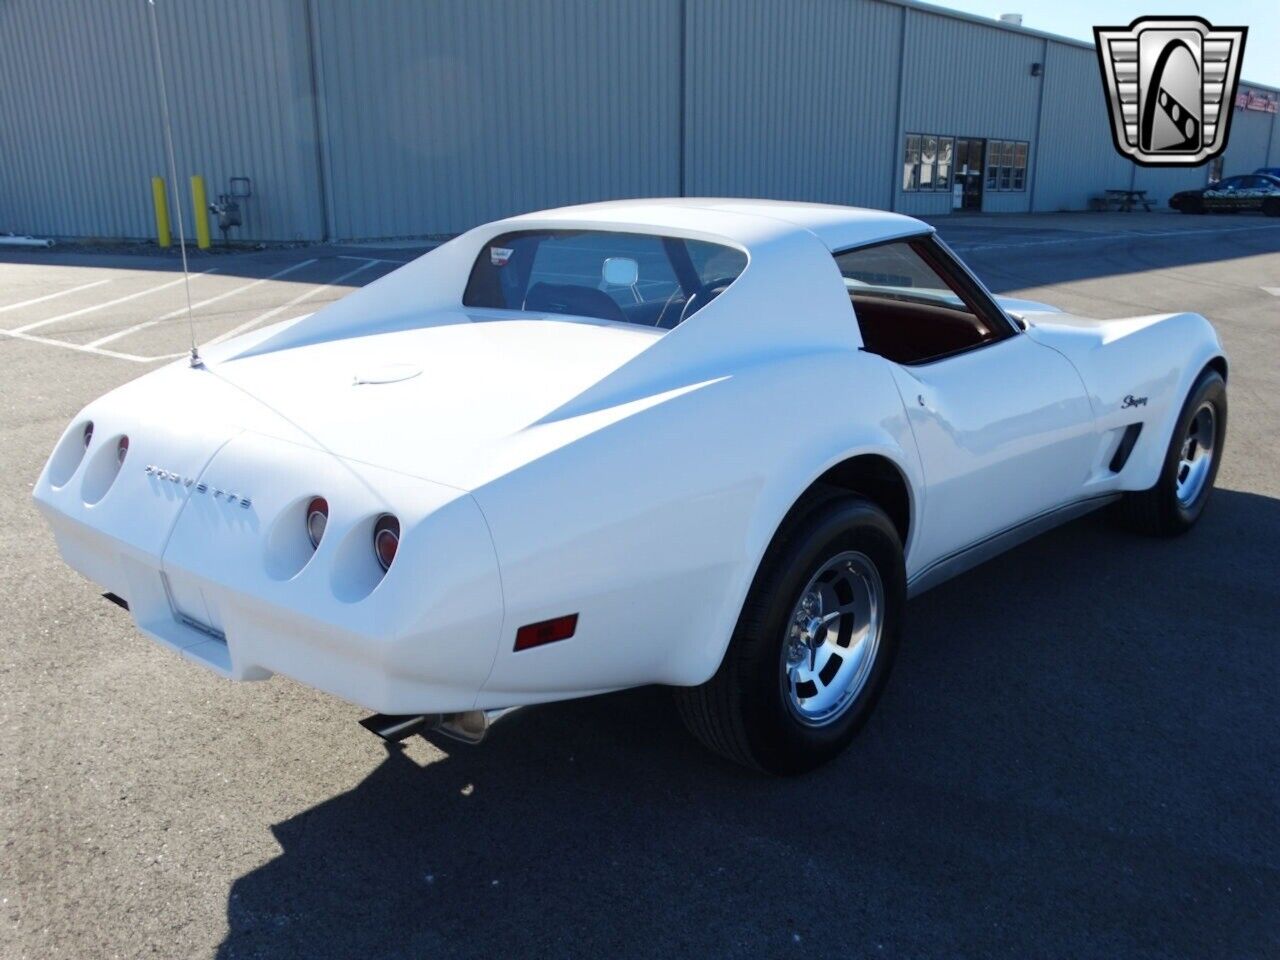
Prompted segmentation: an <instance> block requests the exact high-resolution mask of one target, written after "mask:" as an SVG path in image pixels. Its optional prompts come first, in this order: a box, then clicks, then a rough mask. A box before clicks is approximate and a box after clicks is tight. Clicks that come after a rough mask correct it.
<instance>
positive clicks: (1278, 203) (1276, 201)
mask: <svg viewBox="0 0 1280 960" xmlns="http://www.w3.org/2000/svg"><path fill="white" fill-rule="evenodd" d="M1262 212H1263V213H1265V214H1266V215H1267V216H1268V217H1280V197H1267V198H1266V199H1265V200H1263V201H1262Z"/></svg>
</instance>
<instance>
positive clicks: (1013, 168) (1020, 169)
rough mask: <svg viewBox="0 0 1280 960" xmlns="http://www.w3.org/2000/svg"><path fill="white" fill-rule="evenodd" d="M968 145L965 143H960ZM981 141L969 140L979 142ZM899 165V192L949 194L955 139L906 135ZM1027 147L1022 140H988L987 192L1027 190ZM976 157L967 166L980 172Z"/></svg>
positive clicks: (1029, 148)
mask: <svg viewBox="0 0 1280 960" xmlns="http://www.w3.org/2000/svg"><path fill="white" fill-rule="evenodd" d="M963 142H968V141H962V143H963ZM980 142H981V141H973V143H980ZM905 146H906V149H905V151H904V153H903V163H902V189H903V190H906V191H908V192H916V191H923V190H928V191H931V192H932V191H939V192H941V191H944V190H945V191H950V190H951V184H952V182H953V180H954V171H953V169H952V167H953V166H954V161H955V150H956V138H955V137H950V136H946V137H944V136H937V135H934V134H931V133H909V134H907V136H906V144H905ZM1030 152H1031V144H1029V143H1028V142H1027V141H1026V140H988V141H987V156H986V161H987V165H986V180H987V189H988V190H1000V191H1022V190H1026V189H1027V157H1028V155H1029V154H1030ZM980 162H981V161H980V158H977V157H973V156H970V157H969V158H968V160H967V165H968V166H969V167H971V168H973V169H981V166H980Z"/></svg>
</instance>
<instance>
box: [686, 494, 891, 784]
mask: <svg viewBox="0 0 1280 960" xmlns="http://www.w3.org/2000/svg"><path fill="white" fill-rule="evenodd" d="M905 598H906V573H905V569H904V566H903V559H902V544H901V542H900V541H899V539H898V533H897V530H896V529H895V528H894V526H893V523H892V521H891V520H890V519H889V517H888V516H887V515H886V514H885V513H884V511H883V510H881V509H880V508H879V507H877V506H876V505H874V504H872V503H870V502H869V501H867V500H864V499H861V498H859V497H853V496H848V495H844V494H841V493H828V494H825V495H822V496H820V497H818V498H817V499H816V500H815V501H814V502H811V503H810V505H809V507H808V509H802V510H801V511H800V512H799V513H798V515H797V516H795V517H794V519H792V520H790V521H789V522H788V524H787V526H786V527H785V528H784V529H783V530H782V531H780V532H779V534H778V536H777V537H776V538H775V541H774V543H773V544H772V545H771V546H770V548H769V550H768V552H767V553H766V555H765V558H764V560H763V562H762V563H761V566H760V570H759V572H758V573H757V574H756V578H755V582H754V583H753V584H752V587H751V591H750V593H749V594H748V596H747V600H746V603H745V604H744V605H743V609H742V613H741V615H740V617H739V619H738V625H737V628H736V629H735V631H734V634H733V638H732V640H731V641H730V643H729V648H728V650H727V651H726V652H725V656H724V660H723V661H722V662H721V664H720V669H719V670H717V671H716V674H715V676H713V677H712V678H711V679H710V680H708V681H707V682H706V683H704V684H703V685H702V686H700V687H691V688H680V689H678V690H677V691H676V698H677V703H678V705H679V708H680V713H681V716H682V717H683V718H684V721H685V723H686V724H687V725H688V727H689V729H690V730H691V731H692V732H693V734H694V735H695V736H696V737H697V738H698V739H699V740H701V741H702V743H703V744H705V745H706V746H707V747H709V748H711V749H712V750H714V751H716V752H717V753H719V754H721V755H723V756H725V757H728V758H729V759H731V760H734V761H737V762H738V763H742V764H745V765H747V766H751V767H755V768H757V769H760V770H764V771H767V772H770V773H778V774H790V773H802V772H804V771H807V770H811V769H813V768H814V767H817V766H819V765H821V764H823V763H826V762H827V761H828V760H830V759H832V758H833V757H835V756H836V755H837V754H839V753H840V752H841V751H842V750H844V748H845V747H846V746H847V745H848V744H849V741H850V740H852V739H853V737H854V735H855V734H856V733H857V732H858V730H860V729H861V727H862V725H863V724H864V723H866V720H867V718H868V717H869V716H870V714H871V711H872V709H873V708H874V707H875V704H876V701H877V700H878V699H879V697H880V693H881V691H882V690H883V689H884V686H885V683H886V682H887V680H888V677H889V670H890V667H891V666H892V664H893V660H894V657H895V655H896V653H897V648H898V638H899V631H900V627H901V621H902V610H903V606H904V604H905Z"/></svg>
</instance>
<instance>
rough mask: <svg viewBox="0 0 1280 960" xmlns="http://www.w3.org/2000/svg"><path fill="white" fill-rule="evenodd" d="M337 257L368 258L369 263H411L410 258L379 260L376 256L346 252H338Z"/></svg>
mask: <svg viewBox="0 0 1280 960" xmlns="http://www.w3.org/2000/svg"><path fill="white" fill-rule="evenodd" d="M338 259H339V260H368V261H369V262H370V263H400V264H404V263H411V262H412V261H410V260H379V259H377V258H376V257H353V256H351V255H350V254H346V253H340V254H338Z"/></svg>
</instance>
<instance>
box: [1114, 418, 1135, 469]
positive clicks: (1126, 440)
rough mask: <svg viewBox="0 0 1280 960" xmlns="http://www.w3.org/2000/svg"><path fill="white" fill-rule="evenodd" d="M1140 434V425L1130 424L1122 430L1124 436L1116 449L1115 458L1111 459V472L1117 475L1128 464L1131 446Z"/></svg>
mask: <svg viewBox="0 0 1280 960" xmlns="http://www.w3.org/2000/svg"><path fill="white" fill-rule="evenodd" d="M1141 432H1142V424H1140V423H1131V424H1129V425H1128V426H1127V427H1125V428H1124V436H1122V437H1121V438H1120V446H1118V447H1116V452H1115V456H1113V457H1112V458H1111V472H1112V473H1119V472H1120V471H1121V470H1123V469H1124V465H1125V464H1126V463H1128V462H1129V454H1131V453H1133V446H1134V444H1136V443H1137V442H1138V434H1140V433H1141Z"/></svg>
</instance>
